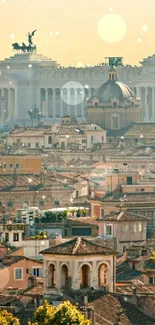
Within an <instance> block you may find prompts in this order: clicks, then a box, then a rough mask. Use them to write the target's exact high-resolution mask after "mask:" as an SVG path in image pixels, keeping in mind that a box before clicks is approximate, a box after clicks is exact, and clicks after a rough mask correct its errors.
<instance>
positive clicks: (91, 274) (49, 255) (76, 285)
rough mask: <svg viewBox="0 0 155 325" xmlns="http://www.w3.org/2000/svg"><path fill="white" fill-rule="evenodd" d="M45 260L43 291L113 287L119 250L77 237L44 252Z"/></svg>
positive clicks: (48, 294)
mask: <svg viewBox="0 0 155 325" xmlns="http://www.w3.org/2000/svg"><path fill="white" fill-rule="evenodd" d="M41 254H43V263H44V295H45V296H47V297H48V296H50V295H51V294H54V293H55V294H56V293H58V292H59V293H60V291H61V289H63V288H66V289H67V288H68V289H69V288H72V289H74V290H80V289H89V288H91V287H93V288H94V289H99V288H103V287H106V288H107V289H108V290H110V291H114V287H115V270H116V266H115V265H116V259H115V254H116V252H115V251H114V250H112V249H110V248H107V247H103V246H101V245H99V244H96V243H94V242H92V241H89V240H86V239H84V238H75V239H72V240H69V241H67V242H64V243H61V244H59V245H56V246H53V247H50V248H48V249H46V250H44V251H42V252H41Z"/></svg>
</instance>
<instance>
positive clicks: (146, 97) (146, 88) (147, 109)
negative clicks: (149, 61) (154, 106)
mask: <svg viewBox="0 0 155 325" xmlns="http://www.w3.org/2000/svg"><path fill="white" fill-rule="evenodd" d="M148 121H149V92H148V87H145V115H144V122H148Z"/></svg>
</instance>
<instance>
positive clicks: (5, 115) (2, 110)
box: [0, 88, 16, 122]
mask: <svg viewBox="0 0 155 325" xmlns="http://www.w3.org/2000/svg"><path fill="white" fill-rule="evenodd" d="M15 106H16V104H15V90H14V89H13V88H1V89H0V120H1V121H2V122H5V121H11V120H13V119H14V118H15Z"/></svg>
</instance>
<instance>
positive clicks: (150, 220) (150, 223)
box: [147, 211, 153, 226]
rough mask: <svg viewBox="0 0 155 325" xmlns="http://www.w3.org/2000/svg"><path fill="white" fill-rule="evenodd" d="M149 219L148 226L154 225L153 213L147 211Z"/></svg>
mask: <svg viewBox="0 0 155 325" xmlns="http://www.w3.org/2000/svg"><path fill="white" fill-rule="evenodd" d="M147 217H148V218H149V219H148V220H147V225H151V226H152V225H153V211H147Z"/></svg>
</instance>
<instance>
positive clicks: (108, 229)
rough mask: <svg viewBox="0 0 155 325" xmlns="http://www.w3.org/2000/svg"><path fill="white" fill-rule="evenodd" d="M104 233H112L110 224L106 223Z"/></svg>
mask: <svg viewBox="0 0 155 325" xmlns="http://www.w3.org/2000/svg"><path fill="white" fill-rule="evenodd" d="M106 235H112V225H106Z"/></svg>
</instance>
